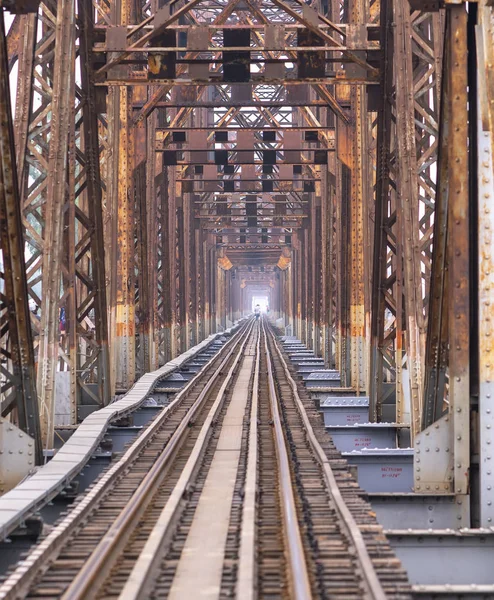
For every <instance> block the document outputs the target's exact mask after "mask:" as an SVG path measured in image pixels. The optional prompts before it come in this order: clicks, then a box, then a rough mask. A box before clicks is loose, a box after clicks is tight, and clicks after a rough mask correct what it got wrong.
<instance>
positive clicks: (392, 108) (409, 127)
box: [370, 2, 443, 436]
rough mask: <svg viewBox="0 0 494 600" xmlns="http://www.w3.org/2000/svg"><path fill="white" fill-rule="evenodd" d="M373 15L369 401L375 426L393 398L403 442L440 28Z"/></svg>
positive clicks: (414, 389)
mask: <svg viewBox="0 0 494 600" xmlns="http://www.w3.org/2000/svg"><path fill="white" fill-rule="evenodd" d="M382 7H384V9H385V10H386V11H387V15H388V16H387V18H386V19H385V20H384V21H383V18H384V15H383V16H382V18H381V22H384V23H386V25H385V26H383V32H382V39H381V45H382V47H383V57H384V58H383V66H382V68H381V72H382V78H383V79H382V84H381V86H382V87H381V90H382V91H381V94H382V96H383V98H384V104H383V106H382V107H381V112H380V117H379V125H378V159H377V160H378V169H377V181H376V218H375V232H374V236H375V241H374V262H373V281H372V286H373V289H372V322H371V357H370V370H371V372H372V379H371V380H370V392H371V393H370V395H371V407H372V416H373V418H374V419H376V420H380V418H381V414H382V404H383V402H384V401H385V399H386V398H389V397H390V396H391V401H392V397H394V398H395V400H394V403H395V405H396V419H397V420H398V421H400V422H407V423H408V422H410V424H411V427H412V436H413V435H415V434H416V433H417V432H419V431H420V429H421V420H422V413H423V389H424V364H425V335H426V327H427V311H428V302H429V297H430V294H429V281H430V273H431V259H432V241H433V235H432V224H433V214H434V203H435V196H436V183H435V166H436V164H437V154H438V152H437V150H438V138H439V131H438V124H439V99H440V81H441V75H440V71H441V64H442V28H443V25H442V14H439V15H437V14H432V13H420V12H411V11H410V10H409V8H407V7H406V6H405V5H402V4H401V3H396V2H394V3H383V4H382ZM391 21H392V22H394V23H396V27H394V28H393V29H392V30H391V29H390V27H389V22H391ZM409 90H413V93H411V92H410V91H409ZM394 91H396V93H394ZM404 369H406V371H407V373H408V377H406V378H404ZM407 381H408V383H406V382H407ZM404 382H405V383H404ZM392 403H393V402H392Z"/></svg>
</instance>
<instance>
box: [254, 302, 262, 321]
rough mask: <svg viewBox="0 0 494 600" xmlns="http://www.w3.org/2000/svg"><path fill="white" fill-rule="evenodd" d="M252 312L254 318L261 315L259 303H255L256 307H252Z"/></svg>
mask: <svg viewBox="0 0 494 600" xmlns="http://www.w3.org/2000/svg"><path fill="white" fill-rule="evenodd" d="M254 314H255V315H256V320H257V319H259V317H260V316H261V307H260V306H259V304H256V307H255V308H254Z"/></svg>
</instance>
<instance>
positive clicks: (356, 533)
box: [269, 331, 386, 600]
mask: <svg viewBox="0 0 494 600" xmlns="http://www.w3.org/2000/svg"><path fill="white" fill-rule="evenodd" d="M269 335H270V336H271V339H272V341H273V345H274V347H275V349H276V353H277V354H278V357H279V359H280V361H281V364H282V366H283V370H284V372H285V377H286V379H287V381H288V382H289V383H290V386H291V388H292V392H293V398H294V400H295V404H296V406H297V409H298V411H299V414H300V417H301V419H302V421H303V423H304V427H305V430H306V432H307V439H308V440H309V442H310V445H311V447H312V450H313V451H314V455H315V457H316V458H317V460H318V461H319V463H320V465H321V468H322V471H323V474H324V479H325V482H326V485H327V488H328V491H329V493H330V495H331V498H332V500H333V502H334V504H335V508H336V510H337V512H338V513H339V515H340V517H341V523H342V525H343V527H344V529H345V531H346V533H347V535H348V538H349V540H350V541H351V542H352V543H353V545H354V547H355V551H356V554H357V557H358V560H359V562H360V566H361V571H362V579H363V583H364V585H365V587H366V588H367V593H368V596H369V597H370V598H373V599H374V600H386V593H385V592H384V590H383V588H382V585H381V582H380V581H379V578H378V576H377V573H376V570H375V568H374V565H373V564H372V560H371V558H370V556H369V553H368V552H367V547H366V545H365V541H364V538H363V536H362V532H361V531H360V529H359V527H358V525H357V523H356V521H355V519H354V518H353V515H352V513H351V512H350V510H349V509H348V506H347V505H346V502H345V501H344V499H343V497H342V495H341V492H340V488H339V487H338V483H337V482H336V479H335V476H334V473H333V470H332V469H331V465H330V464H329V460H328V457H327V456H326V453H325V452H324V450H323V448H322V447H321V445H320V443H319V442H318V440H317V437H316V435H315V433H314V430H313V428H312V425H311V423H310V420H309V417H308V416H307V413H306V411H305V408H304V405H303V402H302V400H301V399H300V396H299V393H298V389H297V384H296V382H295V381H294V379H293V378H292V376H291V373H290V370H289V369H288V365H287V363H286V361H285V359H284V357H283V354H282V352H281V350H280V349H279V346H278V343H277V341H276V338H275V336H274V335H273V333H272V332H271V331H270V332H269Z"/></svg>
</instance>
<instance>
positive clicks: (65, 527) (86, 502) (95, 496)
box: [0, 324, 248, 600]
mask: <svg viewBox="0 0 494 600" xmlns="http://www.w3.org/2000/svg"><path fill="white" fill-rule="evenodd" d="M247 328H248V324H245V325H244V326H242V327H241V329H240V330H239V331H238V332H236V333H235V334H234V335H233V336H232V337H231V339H230V340H228V342H227V343H226V344H225V345H224V346H223V348H221V350H220V352H219V354H218V355H217V356H215V357H213V359H212V361H209V362H208V363H206V364H205V365H204V366H203V367H202V369H201V370H200V371H199V372H198V373H197V374H196V376H195V377H194V378H193V379H191V380H190V381H189V382H188V383H187V384H186V386H185V387H184V388H183V389H182V390H180V392H179V393H178V394H177V395H176V397H175V398H174V400H173V401H172V402H171V403H170V404H169V405H168V406H166V407H164V408H163V410H162V411H161V412H160V414H159V415H158V416H157V418H156V419H155V420H154V421H153V422H152V423H150V425H149V426H148V427H147V428H146V430H145V431H143V432H142V434H141V435H140V436H139V437H138V438H137V439H136V440H135V441H134V442H133V443H132V445H131V446H130V447H129V448H128V450H126V452H125V453H124V454H123V456H122V457H121V458H120V460H119V461H118V462H117V463H116V464H115V465H113V467H111V468H110V469H109V470H108V471H107V472H106V473H104V474H103V475H102V477H101V478H100V479H98V481H97V482H96V483H95V484H94V486H93V487H92V488H91V489H90V491H89V492H88V493H87V494H85V495H84V497H83V498H82V500H81V501H80V502H78V503H77V504H76V506H75V507H74V508H73V509H72V510H71V511H70V513H69V514H68V515H67V516H66V517H65V518H64V519H63V520H62V521H61V522H60V523H59V524H58V525H57V526H56V527H55V528H54V529H53V530H52V531H51V532H50V533H49V534H48V536H47V537H46V538H45V539H44V540H42V541H41V542H40V543H39V544H38V545H36V546H35V547H34V548H33V550H32V551H31V552H30V553H29V554H28V556H27V558H26V559H24V560H23V561H22V562H21V563H20V564H19V565H18V567H17V568H16V569H15V570H14V571H13V573H12V574H11V575H10V576H9V577H7V579H6V580H5V581H3V582H2V583H1V584H0V600H4V599H8V600H10V599H11V598H12V599H13V598H19V597H21V596H22V595H23V594H24V592H27V588H28V587H29V585H31V584H32V582H33V580H34V578H35V577H36V576H37V573H38V571H39V569H40V568H41V567H42V565H43V564H44V563H45V562H46V561H47V560H49V559H51V558H53V557H54V556H56V555H57V553H58V552H59V551H60V549H61V548H62V546H63V544H64V543H65V540H66V538H67V537H68V536H69V535H70V534H71V533H72V532H73V531H74V530H75V528H76V527H78V526H79V525H80V524H81V523H82V522H83V521H84V519H85V518H87V516H88V514H89V513H90V512H91V511H92V510H93V509H94V507H95V506H96V505H97V504H98V503H99V502H100V501H101V499H102V498H103V496H104V495H105V494H106V492H107V490H108V488H109V487H110V486H111V485H113V484H114V483H115V482H116V480H117V479H118V478H120V477H121V476H122V475H123V474H124V472H125V471H126V470H127V469H128V468H129V467H130V466H131V465H132V463H133V461H134V460H135V459H136V458H137V457H138V455H139V454H140V453H141V451H142V450H143V449H144V447H145V446H146V445H147V444H148V443H149V442H150V441H151V440H152V438H153V436H154V435H155V433H156V432H157V430H159V428H160V427H161V426H162V425H163V423H164V422H165V421H166V420H167V419H168V418H169V417H170V416H171V415H172V414H173V412H174V411H175V410H176V409H178V408H179V407H180V405H181V404H182V402H183V400H184V399H185V398H186V396H187V394H188V393H189V392H190V390H191V389H192V388H193V387H194V386H195V385H197V382H198V381H199V380H200V379H201V378H202V377H204V376H205V374H206V373H207V372H208V371H209V370H210V369H211V362H213V361H216V360H218V359H220V358H221V355H222V354H224V353H225V352H227V351H229V350H230V349H231V352H233V350H234V348H235V346H236V344H237V343H238V338H240V337H241V336H242V335H243V334H244V333H245V331H246V330H247ZM230 354H231V353H230ZM230 354H229V355H230ZM222 364H223V362H222Z"/></svg>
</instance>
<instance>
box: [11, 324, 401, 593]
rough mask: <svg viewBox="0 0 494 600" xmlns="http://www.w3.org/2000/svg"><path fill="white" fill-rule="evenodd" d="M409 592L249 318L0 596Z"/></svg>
mask: <svg viewBox="0 0 494 600" xmlns="http://www.w3.org/2000/svg"><path fill="white" fill-rule="evenodd" d="M122 461H123V462H122ZM409 593H410V589H409V586H408V583H407V579H406V575H405V573H404V571H403V570H402V568H401V565H400V563H399V561H398V560H397V559H396V558H395V556H394V554H393V553H392V551H391V549H390V546H389V544H388V542H387V540H386V538H385V537H384V535H383V534H382V530H381V528H380V526H378V525H377V523H376V521H375V519H374V517H373V515H372V513H371V509H370V506H369V504H368V503H367V502H366V501H365V496H364V494H363V492H362V491H361V490H360V489H359V487H358V485H357V484H356V483H355V481H354V479H353V478H352V477H351V475H350V474H349V472H348V469H347V465H346V462H345V461H344V460H342V459H341V456H340V454H339V453H338V452H337V450H336V449H335V448H334V446H333V444H332V442H331V439H330V437H329V436H328V434H327V433H326V431H325V429H324V426H323V423H322V420H321V417H320V415H319V413H318V412H317V411H316V409H315V407H314V405H313V403H312V401H311V399H310V397H309V396H308V394H307V393H306V392H305V391H304V390H303V389H302V388H301V387H300V386H299V385H297V383H296V376H295V374H294V372H292V370H291V367H290V365H289V364H288V360H287V359H286V357H285V356H284V355H283V352H282V350H280V347H279V345H278V343H277V341H276V339H275V336H274V335H273V333H272V332H271V331H270V330H269V328H268V327H267V326H265V325H264V324H263V322H262V321H261V322H260V323H256V322H255V321H250V322H248V323H247V324H246V325H245V326H244V327H243V328H242V329H241V330H240V331H239V332H238V333H237V334H236V335H235V336H233V337H232V339H231V340H230V341H229V342H228V343H227V344H226V345H225V346H224V347H223V348H222V350H221V351H220V353H219V354H218V355H217V356H216V357H215V358H214V359H213V360H212V362H211V363H209V364H208V365H207V366H206V367H204V368H203V369H202V371H201V372H200V373H199V374H198V375H197V377H196V378H194V379H193V380H192V381H191V382H189V384H188V385H187V387H186V388H184V390H182V391H181V392H180V393H179V394H178V396H177V397H176V398H175V400H174V401H173V402H172V403H171V405H170V406H169V407H167V408H166V409H165V410H164V411H163V412H162V413H160V414H159V415H158V417H157V418H156V419H155V420H154V422H153V423H152V424H151V425H150V426H149V427H148V428H147V429H146V430H145V432H143V434H142V435H141V436H140V438H138V440H136V442H134V444H132V446H131V447H130V448H129V449H128V450H127V451H126V452H125V454H124V455H123V457H122V459H121V461H120V462H118V463H116V464H115V465H112V466H110V467H109V469H108V471H107V472H105V473H104V474H103V475H102V477H101V478H100V479H99V480H98V481H97V482H96V484H95V485H94V486H93V487H92V489H91V490H90V492H89V493H88V494H87V495H86V496H84V497H82V498H81V499H80V500H79V502H78V503H77V504H76V506H75V507H74V509H73V510H72V511H71V512H70V513H69V514H68V515H67V516H66V517H64V518H63V519H62V520H61V522H60V523H59V524H58V525H57V526H56V527H55V528H54V530H53V531H52V532H51V533H50V534H49V535H48V536H47V537H46V538H45V539H44V540H42V541H41V542H40V543H39V544H38V545H37V546H36V547H35V548H34V549H33V551H31V553H30V554H29V556H28V557H27V559H26V561H25V562H24V564H21V565H20V566H19V567H18V568H17V569H16V570H14V571H13V572H12V573H11V574H10V575H9V577H8V578H7V579H6V581H5V582H4V583H3V584H2V586H1V587H0V598H64V599H66V600H68V599H70V600H76V599H80V600H82V599H84V600H86V599H89V598H122V599H124V598H125V599H133V598H136V599H137V598H170V599H189V598H192V597H198V596H200V597H208V598H231V597H237V598H241V599H242V600H244V599H247V600H248V599H250V598H273V599H274V598H280V599H282V598H296V599H297V600H298V599H306V598H307V599H308V598H342V599H343V598H375V599H381V598H386V597H389V598H407V597H409Z"/></svg>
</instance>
